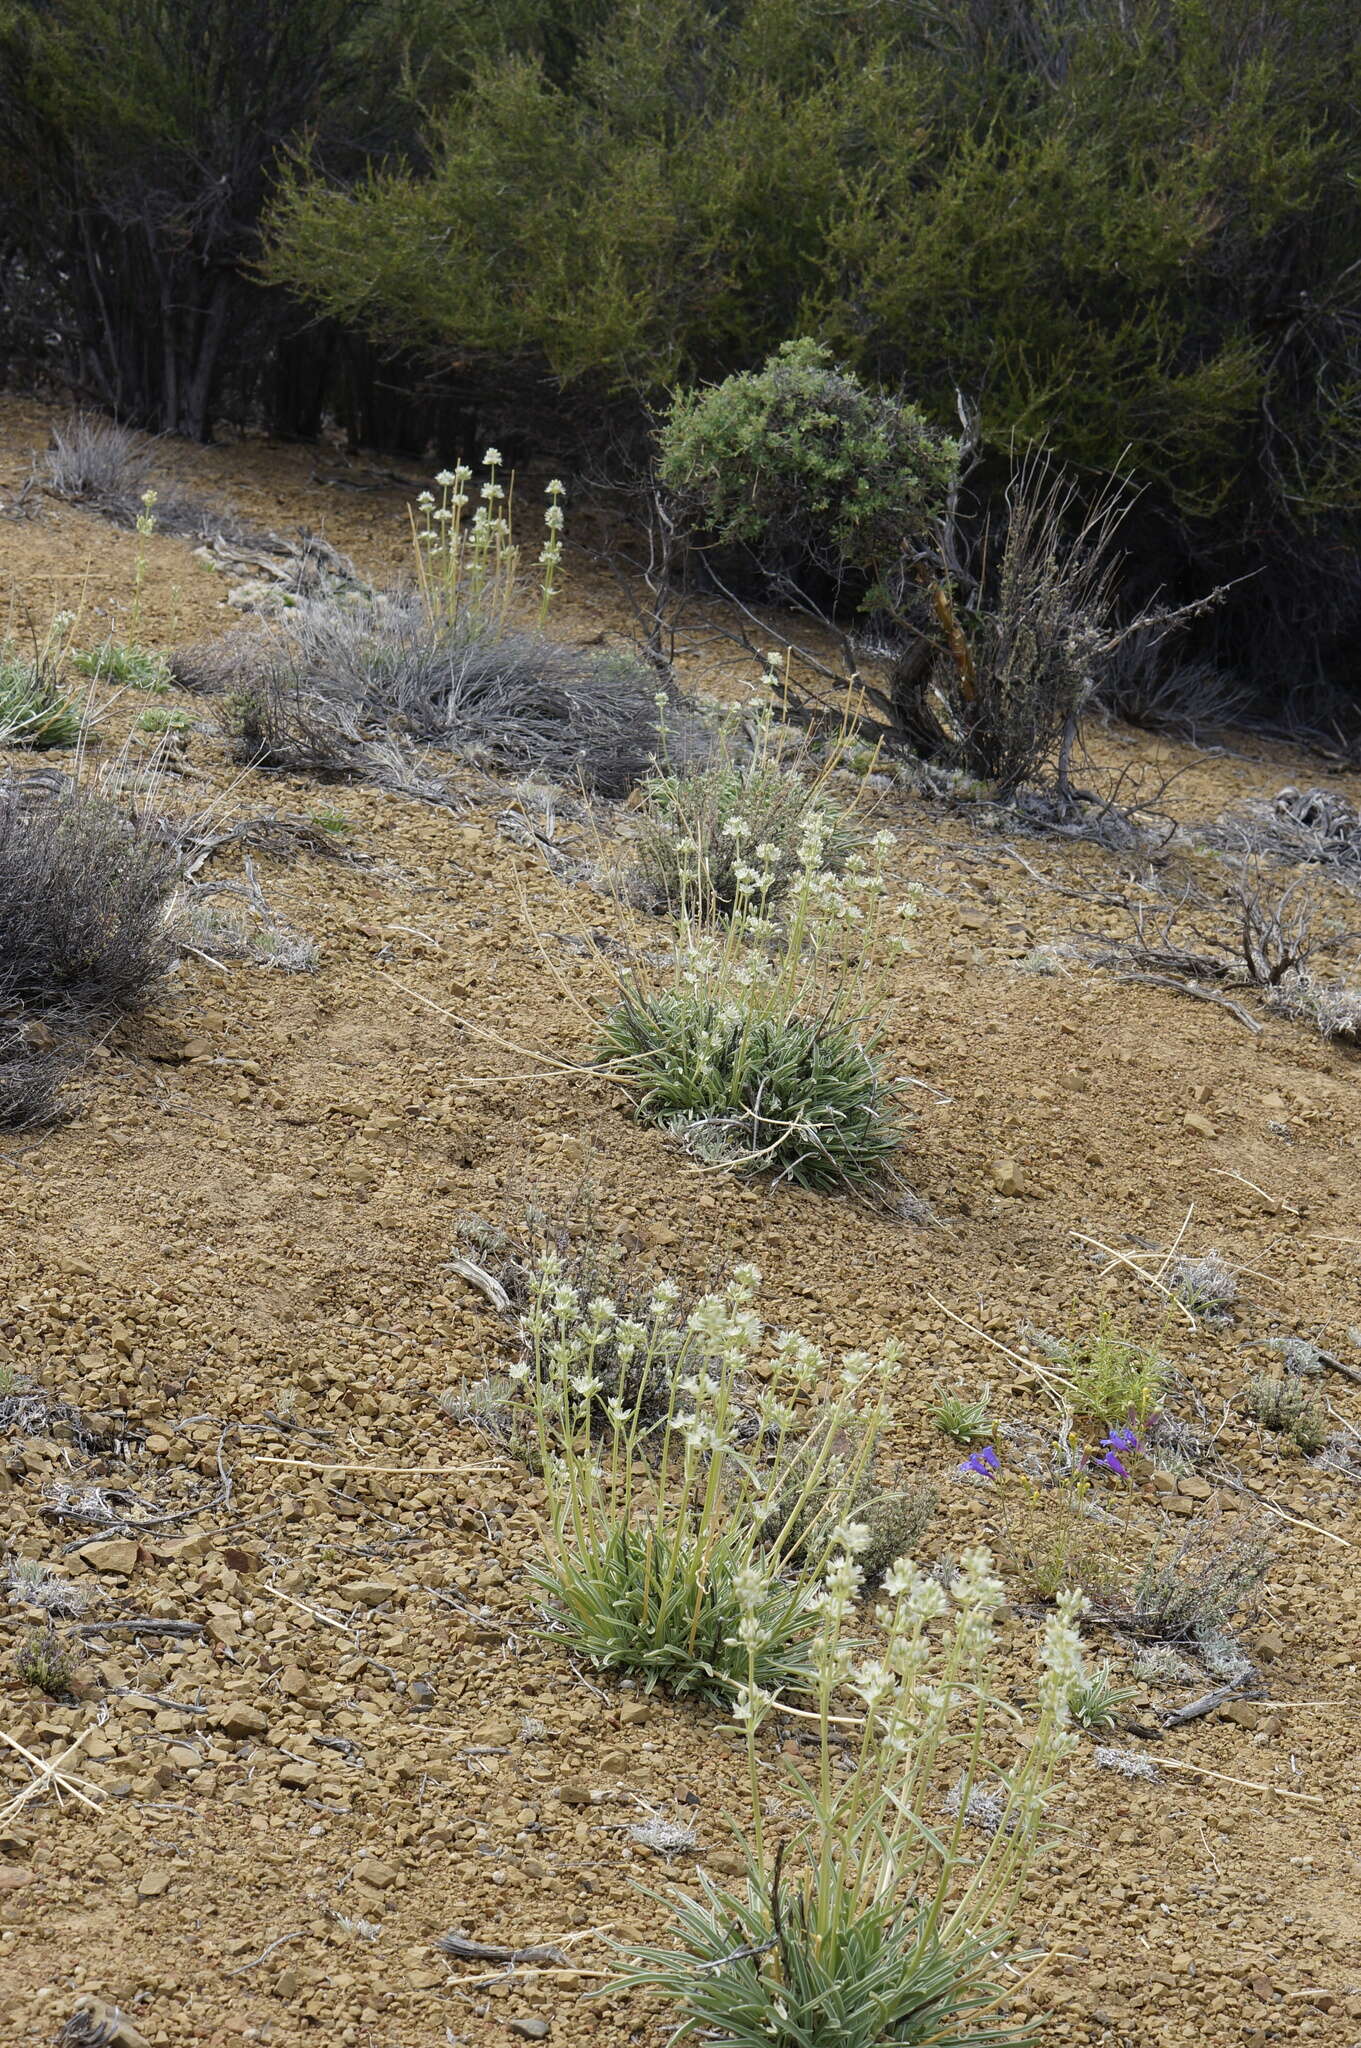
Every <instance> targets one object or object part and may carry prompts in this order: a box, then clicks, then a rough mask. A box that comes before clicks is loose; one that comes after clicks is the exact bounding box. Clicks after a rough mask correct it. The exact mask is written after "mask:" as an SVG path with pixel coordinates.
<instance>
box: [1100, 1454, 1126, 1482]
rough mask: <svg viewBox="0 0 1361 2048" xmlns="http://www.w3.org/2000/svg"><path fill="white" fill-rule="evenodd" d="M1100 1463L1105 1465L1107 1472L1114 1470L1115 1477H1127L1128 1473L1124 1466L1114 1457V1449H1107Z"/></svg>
mask: <svg viewBox="0 0 1361 2048" xmlns="http://www.w3.org/2000/svg"><path fill="white" fill-rule="evenodd" d="M1101 1463H1102V1464H1103V1465H1104V1466H1105V1468H1106V1470H1107V1471H1108V1472H1114V1473H1115V1475H1116V1477H1117V1478H1119V1479H1128V1478H1129V1473H1128V1472H1127V1471H1126V1469H1125V1467H1124V1466H1123V1465H1122V1464H1121V1463H1120V1460H1119V1459H1118V1458H1117V1457H1116V1455H1115V1452H1114V1451H1107V1453H1106V1455H1105V1457H1104V1458H1103V1459H1102V1460H1101Z"/></svg>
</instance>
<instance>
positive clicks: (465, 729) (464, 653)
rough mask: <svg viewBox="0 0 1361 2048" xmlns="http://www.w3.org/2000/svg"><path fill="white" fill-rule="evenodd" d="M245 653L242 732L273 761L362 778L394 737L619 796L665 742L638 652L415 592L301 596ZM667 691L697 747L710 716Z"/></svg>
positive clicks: (676, 740)
mask: <svg viewBox="0 0 1361 2048" xmlns="http://www.w3.org/2000/svg"><path fill="white" fill-rule="evenodd" d="M242 654H243V662H244V665H245V667H246V669H247V675H246V677H245V679H244V687H243V688H241V689H240V690H239V691H238V692H237V695H236V697H235V699H234V701H233V707H232V717H233V722H234V732H235V737H236V739H237V742H238V747H239V750H240V751H241V753H242V755H243V757H244V758H248V759H251V760H254V761H255V762H256V763H258V764H259V765H261V766H267V767H268V766H273V767H287V768H289V769H292V770H295V771H301V772H310V773H316V774H322V775H337V774H355V773H358V772H363V771H362V765H361V757H362V753H363V750H364V749H365V748H366V747H367V746H368V745H370V744H371V743H372V742H373V741H374V740H376V739H380V738H382V737H383V736H384V735H391V734H394V733H395V734H399V735H403V736H405V737H406V738H408V739H410V740H412V741H415V742H417V743H419V744H421V745H425V746H435V747H441V748H448V749H449V750H450V751H452V752H456V753H459V754H462V755H465V756H467V757H469V758H471V759H474V760H480V761H483V762H485V763H487V764H488V765H490V766H494V767H497V768H503V769H511V770H516V771H520V772H524V771H526V770H535V771H537V772H538V773H539V774H541V775H547V776H550V777H552V778H553V779H554V780H556V781H562V782H575V783H581V784H584V786H585V787H587V788H588V789H591V790H594V791H596V792H597V793H599V794H601V795H605V796H620V795H623V794H624V793H625V792H626V791H627V790H629V789H631V788H632V787H633V785H634V784H635V783H636V782H637V781H638V780H639V779H640V778H641V777H642V776H643V775H644V774H645V773H646V772H647V770H648V769H649V767H650V766H651V765H652V763H653V761H654V760H655V758H656V756H657V754H658V751H659V747H660V743H661V742H660V721H659V710H658V704H657V697H658V694H659V690H660V689H661V686H660V685H659V681H658V678H657V675H656V672H655V671H654V670H653V669H652V668H650V667H649V666H648V664H647V663H646V662H644V661H642V660H641V659H639V658H638V657H635V656H633V655H630V654H621V653H603V654H600V653H591V654H588V653H584V652H582V651H580V650H578V649H574V648H570V647H566V646H563V645H561V644H560V643H558V642H555V641H552V640H549V639H546V638H545V637H544V636H543V635H541V634H539V633H536V632H531V631H527V630H522V629H519V628H505V627H502V626H501V625H500V624H498V623H493V622H489V621H484V620H479V619H477V618H476V617H475V616H473V615H471V614H470V613H468V612H467V611H464V612H462V613H460V614H459V615H458V616H457V617H456V618H454V619H452V620H447V619H439V618H432V617H431V615H430V614H429V612H428V611H427V610H426V608H425V606H424V605H423V604H422V603H421V601H420V599H419V598H417V597H415V596H396V597H382V598H374V599H371V600H364V599H361V600H357V601H355V602H352V603H348V604H316V605H299V606H298V607H296V608H295V609H294V610H292V611H290V612H286V613H285V614H283V615H282V617H281V618H280V619H279V620H278V622H277V632H276V633H275V634H273V635H272V636H271V638H270V640H269V642H268V643H267V645H266V647H265V648H264V649H263V659H261V654H262V650H261V649H260V648H259V646H258V645H257V646H252V647H251V648H249V649H243V650H242ZM661 693H662V695H663V697H664V698H665V699H667V700H668V717H667V745H668V748H669V749H670V750H672V751H675V750H676V748H677V747H678V746H679V747H680V748H682V749H684V748H686V747H687V745H689V746H693V745H696V744H698V743H699V727H698V723H697V721H694V720H692V719H690V718H689V717H688V714H687V713H686V712H685V709H684V707H683V705H682V704H681V702H680V700H679V698H677V697H676V695H675V693H674V692H673V691H670V690H669V689H667V690H662V692H661Z"/></svg>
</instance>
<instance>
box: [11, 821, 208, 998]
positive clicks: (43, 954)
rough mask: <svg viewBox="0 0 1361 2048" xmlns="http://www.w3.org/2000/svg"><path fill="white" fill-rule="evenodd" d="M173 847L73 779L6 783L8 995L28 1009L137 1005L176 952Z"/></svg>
mask: <svg viewBox="0 0 1361 2048" xmlns="http://www.w3.org/2000/svg"><path fill="white" fill-rule="evenodd" d="M175 872H176V869H175V860H174V856H173V854H172V853H171V852H170V851H169V850H168V848H167V847H166V846H165V845H164V844H163V843H161V841H160V840H159V839H158V838H157V836H156V835H155V833H154V832H153V831H151V830H150V829H148V827H147V825H146V824H145V823H144V822H143V821H142V820H140V819H139V818H138V817H137V816H136V815H134V814H131V813H129V812H127V811H124V810H122V809H120V808H118V807H116V806H115V805H114V804H113V803H111V802H109V801H107V800H106V799H105V798H104V797H102V796H101V795H99V794H97V793H95V792H92V791H90V790H86V789H81V788H78V787H74V786H73V787H71V788H69V789H67V790H66V791H65V792H63V793H62V794H59V795H55V796H52V797H50V798H49V800H47V801H45V802H40V803H36V804H34V803H31V802H28V801H26V800H25V791H24V789H23V786H22V785H21V784H18V783H16V782H12V781H11V782H8V783H3V784H0V932H3V934H4V954H3V959H2V960H0V1004H2V1005H3V1006H4V1007H7V1008H9V1009H11V1010H18V1011H20V1012H22V1013H24V1014H34V1013H37V1014H43V1013H59V1014H61V1015H64V1016H78V1017H79V1016H91V1015H106V1014H110V1013H116V1012H119V1011H127V1010H133V1009H136V1008H137V1007H138V1005H139V1004H140V1003H142V1002H143V1001H144V1000H145V998H146V997H147V995H148V994H149V993H150V991H151V989H152V988H153V987H154V985H155V984H156V983H157V982H158V981H159V980H160V978H161V976H162V975H163V974H164V973H165V972H166V970H167V968H168V967H169V966H170V964H171V961H172V959H173V957H174V955H173V947H172V944H171V941H170V937H169V933H168V930H167V925H166V913H167V909H168V906H169V900H170V896H171V892H172V890H173V887H174V883H175Z"/></svg>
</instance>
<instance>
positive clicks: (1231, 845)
mask: <svg viewBox="0 0 1361 2048" xmlns="http://www.w3.org/2000/svg"><path fill="white" fill-rule="evenodd" d="M1199 837H1200V839H1201V840H1202V841H1203V843H1204V844H1205V845H1207V846H1214V847H1219V848H1222V849H1223V850H1224V851H1225V852H1229V853H1248V854H1256V855H1258V856H1261V857H1264V858H1266V859H1268V860H1277V861H1282V862H1292V863H1298V864H1299V865H1301V866H1310V867H1320V868H1327V869H1329V870H1331V871H1332V873H1333V875H1334V877H1335V879H1337V880H1341V881H1346V880H1350V879H1351V877H1352V876H1353V875H1356V876H1361V811H1358V810H1357V807H1356V805H1355V804H1353V803H1352V802H1351V801H1350V799H1349V798H1347V797H1345V796H1343V795H1342V793H1341V791H1340V790H1327V789H1295V788H1286V789H1282V790H1278V791H1277V793H1276V795H1275V796H1273V797H1266V798H1253V799H1250V800H1249V801H1248V802H1246V803H1242V804H1238V805H1235V806H1234V807H1233V808H1232V809H1230V810H1227V811H1222V812H1221V813H1220V815H1219V816H1218V817H1217V818H1216V819H1215V820H1214V821H1213V823H1211V824H1209V825H1206V826H1204V827H1202V829H1201V831H1200V834H1199Z"/></svg>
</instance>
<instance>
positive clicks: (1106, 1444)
mask: <svg viewBox="0 0 1361 2048" xmlns="http://www.w3.org/2000/svg"><path fill="white" fill-rule="evenodd" d="M1101 1448H1102V1449H1103V1450H1106V1451H1137V1450H1138V1448H1139V1432H1138V1430H1137V1429H1113V1430H1112V1431H1111V1432H1110V1435H1109V1436H1103V1437H1102V1439H1101Z"/></svg>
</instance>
